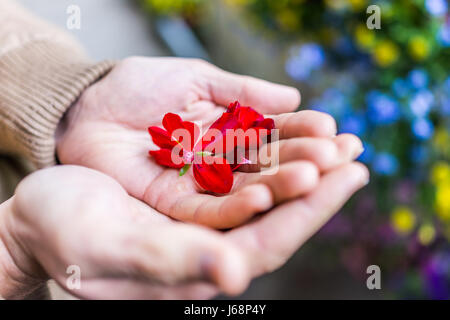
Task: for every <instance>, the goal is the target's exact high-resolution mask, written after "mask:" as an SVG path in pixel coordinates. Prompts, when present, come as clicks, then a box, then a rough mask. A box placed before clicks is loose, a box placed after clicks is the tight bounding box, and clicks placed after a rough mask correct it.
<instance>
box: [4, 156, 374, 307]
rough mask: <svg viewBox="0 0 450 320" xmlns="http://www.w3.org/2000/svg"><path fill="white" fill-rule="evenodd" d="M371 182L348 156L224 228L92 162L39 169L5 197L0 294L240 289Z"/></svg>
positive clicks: (134, 295) (175, 294)
mask: <svg viewBox="0 0 450 320" xmlns="http://www.w3.org/2000/svg"><path fill="white" fill-rule="evenodd" d="M367 182H368V172H367V169H366V168H365V167H364V166H362V165H361V164H359V163H356V162H351V163H347V164H344V165H342V166H339V167H337V168H335V169H332V170H329V171H328V172H327V173H325V174H324V175H323V176H322V177H321V179H320V181H319V182H318V184H317V185H316V186H314V187H313V188H312V189H311V190H310V191H309V192H308V194H307V195H305V196H304V197H301V198H297V199H293V200H290V201H287V202H285V203H283V204H280V205H278V206H276V207H275V208H274V209H272V210H271V211H270V212H268V213H266V214H264V215H261V216H259V217H257V218H254V219H252V220H251V221H250V222H248V223H247V224H245V225H244V226H241V227H237V228H234V229H232V230H229V231H225V232H221V231H216V230H212V229H209V228H206V227H203V226H200V225H197V224H190V223H183V222H178V221H175V220H173V219H171V218H168V217H167V216H166V215H164V214H162V213H160V212H158V211H156V210H155V209H153V208H151V207H149V206H148V205H145V204H144V203H143V202H141V201H138V200H136V199H135V198H133V197H130V196H129V195H128V194H127V192H126V190H125V189H124V188H123V187H122V186H121V185H120V184H119V183H117V181H115V180H114V179H112V178H111V177H109V176H107V175H104V174H102V173H100V172H97V171H94V170H91V169H87V168H84V167H78V166H57V167H53V168H49V169H45V170H41V171H37V172H35V173H33V174H32V175H30V176H28V177H27V178H25V179H24V180H23V181H22V182H21V183H20V185H19V186H18V188H17V190H16V193H15V195H14V197H12V198H11V199H10V200H8V201H6V202H5V203H3V204H2V205H1V206H0V280H1V281H0V297H4V298H9V299H14V298H16V299H18V298H24V297H27V296H30V295H32V294H33V293H35V292H37V291H42V288H44V287H45V281H46V280H48V279H49V278H53V279H55V280H56V281H57V282H58V283H59V284H60V285H61V286H62V287H63V288H65V289H66V290H67V291H69V292H70V293H71V294H73V295H75V296H78V297H81V298H93V299H116V298H119V299H206V298H210V297H213V296H214V295H216V294H218V293H220V292H222V293H225V294H229V295H235V294H239V293H241V292H242V291H243V290H245V288H246V287H247V286H248V283H249V282H250V280H251V279H253V278H255V277H257V276H260V275H261V274H264V273H267V272H271V271H273V270H275V269H277V268H279V267H280V266H282V265H283V264H284V263H285V262H286V261H287V260H288V259H289V257H290V256H291V255H292V254H293V253H294V252H295V251H297V250H298V249H299V248H300V247H301V245H302V244H303V243H304V242H305V241H306V240H307V239H309V238H310V237H311V236H312V235H313V234H314V233H315V232H316V231H317V230H318V229H319V228H320V227H321V226H322V225H323V224H324V223H325V222H326V221H328V220H329V218H330V217H331V216H332V215H333V214H334V213H335V212H336V211H337V210H338V209H339V208H340V207H341V206H342V205H343V204H344V203H345V202H346V201H347V200H348V198H349V197H350V196H351V195H352V194H353V193H354V192H355V191H356V190H358V189H359V188H361V187H362V186H364V185H365V184H366V183H367ZM70 265H78V266H79V267H80V269H81V289H79V290H78V289H71V288H68V287H67V284H66V280H67V277H68V276H69V275H68V274H67V273H66V270H67V267H68V266H70Z"/></svg>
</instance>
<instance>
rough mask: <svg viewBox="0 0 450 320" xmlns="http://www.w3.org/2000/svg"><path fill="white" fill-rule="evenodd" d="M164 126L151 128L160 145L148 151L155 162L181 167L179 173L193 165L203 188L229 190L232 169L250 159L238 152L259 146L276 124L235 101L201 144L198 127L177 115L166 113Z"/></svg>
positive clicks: (243, 152) (154, 140)
mask: <svg viewBox="0 0 450 320" xmlns="http://www.w3.org/2000/svg"><path fill="white" fill-rule="evenodd" d="M163 127H164V129H162V128H159V127H155V126H153V127H149V128H148V131H149V133H150V135H151V137H152V139H153V142H154V143H155V144H156V145H157V146H158V147H160V148H161V149H160V150H156V151H150V152H149V153H150V155H151V156H152V157H154V158H155V161H156V162H157V163H158V164H160V165H163V166H166V167H171V168H176V169H181V170H180V175H183V174H184V173H186V171H187V170H188V169H189V168H190V166H191V165H193V173H194V178H195V180H196V181H197V182H198V184H199V185H200V186H201V187H202V188H204V189H205V190H208V191H212V192H215V193H228V192H230V190H231V187H232V186H233V174H232V171H234V170H236V169H237V168H238V167H239V166H240V165H241V164H243V163H248V160H247V159H245V158H244V157H242V156H236V154H240V155H242V154H244V155H245V152H246V151H247V150H249V149H250V148H258V147H259V146H260V145H261V143H262V142H263V139H264V137H268V136H270V130H272V129H274V127H275V126H274V121H273V120H272V119H265V118H264V116H263V115H261V114H259V113H258V112H256V111H255V110H254V109H252V108H251V107H241V106H240V104H239V102H237V101H236V102H234V103H231V104H230V105H229V107H228V108H227V110H226V112H224V113H223V114H222V116H221V117H220V118H219V119H217V120H216V121H215V122H214V123H213V124H212V125H211V126H210V127H209V129H208V130H207V132H206V134H205V135H204V136H203V137H202V139H201V141H200V142H199V143H197V139H198V137H199V133H200V130H199V128H198V126H197V125H196V124H195V123H193V122H189V121H183V120H182V119H181V117H180V116H178V115H176V114H173V113H167V114H166V115H165V116H164V119H163ZM249 129H252V130H253V131H252V132H250V130H249ZM236 132H238V134H236ZM250 133H251V134H250ZM240 135H241V136H240ZM238 149H239V150H240V151H237V150H238ZM236 151H237V152H236ZM230 152H234V158H233V162H232V163H231V164H230V163H229V162H228V161H227V159H228V157H227V155H229V154H230ZM239 158H240V159H239Z"/></svg>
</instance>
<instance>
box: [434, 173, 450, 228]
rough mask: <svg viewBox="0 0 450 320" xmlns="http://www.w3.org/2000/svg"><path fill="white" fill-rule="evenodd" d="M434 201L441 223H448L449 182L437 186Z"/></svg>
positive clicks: (449, 215)
mask: <svg viewBox="0 0 450 320" xmlns="http://www.w3.org/2000/svg"><path fill="white" fill-rule="evenodd" d="M434 201H435V203H434V205H435V209H436V213H437V215H438V217H439V218H440V219H441V220H442V221H450V182H445V183H440V184H438V185H437V188H436V194H435V199H434Z"/></svg>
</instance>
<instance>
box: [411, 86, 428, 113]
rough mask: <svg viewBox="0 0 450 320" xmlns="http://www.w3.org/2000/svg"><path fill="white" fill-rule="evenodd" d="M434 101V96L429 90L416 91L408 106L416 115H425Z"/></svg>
mask: <svg viewBox="0 0 450 320" xmlns="http://www.w3.org/2000/svg"><path fill="white" fill-rule="evenodd" d="M433 102H434V96H433V94H432V93H431V91H429V90H421V91H419V92H417V93H416V94H415V95H414V96H413V97H412V98H411V100H410V101H409V108H410V109H411V112H412V113H413V115H415V116H416V117H425V116H426V115H427V114H428V113H429V112H430V109H431V107H432V105H433Z"/></svg>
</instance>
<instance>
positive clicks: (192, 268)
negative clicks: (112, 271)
mask: <svg viewBox="0 0 450 320" xmlns="http://www.w3.org/2000/svg"><path fill="white" fill-rule="evenodd" d="M129 231H130V232H132V233H129V234H128V236H127V238H126V241H124V246H126V247H123V248H121V250H122V252H125V256H126V257H127V258H125V259H122V260H123V261H124V262H125V263H122V265H124V266H125V268H126V267H128V274H131V275H132V274H134V275H136V274H137V275H138V276H140V277H142V278H143V279H144V280H147V281H149V282H157V283H162V284H166V285H176V284H180V283H184V282H186V281H192V280H200V281H208V282H211V283H213V284H215V285H216V286H217V287H218V288H219V289H220V290H221V291H223V292H224V293H226V294H229V295H235V294H239V293H241V292H242V291H243V290H245V288H246V287H247V286H248V283H249V281H250V279H249V270H248V268H247V264H246V261H245V260H244V257H243V255H242V253H241V252H240V250H239V249H237V247H235V246H234V245H233V244H231V243H230V242H229V241H227V240H225V239H224V238H223V236H222V234H220V233H218V232H215V231H212V230H208V229H206V228H203V227H200V226H193V225H189V224H182V223H175V222H171V223H170V224H169V223H160V224H152V225H146V224H141V227H140V228H137V227H136V225H133V226H131V228H130V230H129ZM119 243H120V242H119ZM130 244H132V245H130ZM122 254H124V253H122ZM130 266H131V268H130Z"/></svg>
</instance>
